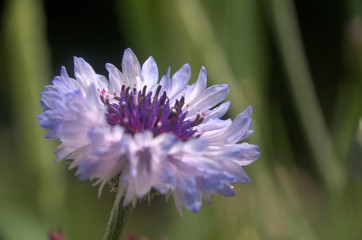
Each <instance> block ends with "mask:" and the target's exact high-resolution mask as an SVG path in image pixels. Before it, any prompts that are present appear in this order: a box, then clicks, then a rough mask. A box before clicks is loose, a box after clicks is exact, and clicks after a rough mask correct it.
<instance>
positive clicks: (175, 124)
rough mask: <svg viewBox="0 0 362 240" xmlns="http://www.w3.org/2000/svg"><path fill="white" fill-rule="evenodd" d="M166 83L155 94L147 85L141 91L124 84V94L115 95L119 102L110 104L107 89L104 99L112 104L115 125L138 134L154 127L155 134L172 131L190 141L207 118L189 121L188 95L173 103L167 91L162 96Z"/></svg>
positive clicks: (111, 118)
mask: <svg viewBox="0 0 362 240" xmlns="http://www.w3.org/2000/svg"><path fill="white" fill-rule="evenodd" d="M161 88H162V85H159V86H158V88H157V89H156V92H155V94H154V95H153V93H152V92H149V93H148V94H146V89H147V86H144V88H143V89H142V90H140V91H138V92H137V91H136V88H133V89H131V88H130V87H126V86H125V85H124V84H123V85H122V89H121V93H120V96H119V97H118V96H115V97H113V99H114V100H115V102H113V103H110V101H109V99H108V97H107V95H106V94H104V90H103V91H102V94H101V95H100V96H101V100H102V102H103V103H104V104H105V105H106V106H107V107H108V109H107V113H106V118H107V122H108V124H109V125H111V126H115V125H120V126H122V127H123V128H124V129H125V131H126V133H128V134H131V135H134V134H135V133H138V132H142V131H144V130H150V131H152V133H153V136H157V135H159V134H161V133H164V132H172V133H173V134H175V135H176V137H177V138H179V139H182V140H187V139H189V138H191V137H193V135H194V134H195V133H196V130H195V129H194V128H193V127H195V126H197V125H199V124H200V123H201V122H202V121H203V117H201V115H200V114H198V115H197V117H196V118H195V120H193V121H190V120H185V117H186V115H187V112H182V106H183V105H184V103H185V97H184V95H181V98H180V100H176V102H175V103H174V105H173V106H172V107H171V106H170V101H169V99H168V97H167V95H166V92H165V91H164V92H163V94H162V95H161V96H159V95H160V91H161Z"/></svg>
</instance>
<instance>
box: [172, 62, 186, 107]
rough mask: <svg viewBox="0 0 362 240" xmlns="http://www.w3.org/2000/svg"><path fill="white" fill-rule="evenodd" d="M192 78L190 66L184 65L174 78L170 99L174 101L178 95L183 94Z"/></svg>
mask: <svg viewBox="0 0 362 240" xmlns="http://www.w3.org/2000/svg"><path fill="white" fill-rule="evenodd" d="M190 78H191V68H190V65H189V64H185V65H183V66H182V67H181V68H180V69H179V70H178V71H177V72H176V73H175V74H174V75H173V76H172V88H171V91H170V93H168V94H167V96H168V97H169V99H170V100H171V101H172V100H173V99H174V98H177V97H178V95H180V94H181V93H183V91H184V89H185V87H186V85H187V83H188V82H189V81H190Z"/></svg>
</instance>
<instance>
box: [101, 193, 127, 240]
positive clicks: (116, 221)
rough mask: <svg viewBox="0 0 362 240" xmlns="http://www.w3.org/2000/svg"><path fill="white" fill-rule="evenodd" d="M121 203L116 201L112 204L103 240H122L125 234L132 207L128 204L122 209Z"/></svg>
mask: <svg viewBox="0 0 362 240" xmlns="http://www.w3.org/2000/svg"><path fill="white" fill-rule="evenodd" d="M122 202H123V201H122V200H120V201H117V200H116V201H115V202H114V205H113V208H112V211H111V215H110V216H109V219H108V223H107V228H106V232H105V233H104V236H103V240H121V239H123V237H124V235H125V232H126V227H127V223H128V219H129V216H130V215H131V212H132V205H131V204H130V205H128V206H126V207H123V206H122Z"/></svg>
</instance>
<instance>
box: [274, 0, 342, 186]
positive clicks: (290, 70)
mask: <svg viewBox="0 0 362 240" xmlns="http://www.w3.org/2000/svg"><path fill="white" fill-rule="evenodd" d="M270 5H271V8H269V9H271V11H272V19H273V26H274V27H275V33H276V38H277V43H278V46H279V48H280V52H281V54H282V58H283V60H284V65H285V68H286V72H287V75H288V80H289V83H290V88H291V90H292V93H293V96H294V97H295V102H296V108H297V110H298V112H299V115H300V117H301V122H302V124H303V126H304V129H305V131H306V136H307V139H308V143H309V144H310V148H311V150H312V153H313V155H314V158H315V161H316V163H317V165H318V167H319V171H320V174H321V176H322V177H323V179H324V181H325V183H326V184H327V186H328V188H329V190H332V191H337V192H339V191H340V190H341V188H342V187H343V186H344V184H345V179H344V176H343V172H342V168H341V165H340V163H339V162H338V159H337V155H336V152H335V150H334V148H333V143H332V139H331V135H330V133H329V132H328V128H327V126H326V123H325V120H324V119H323V115H322V110H321V107H320V104H319V102H318V100H317V96H316V93H315V89H314V86H313V83H312V79H311V74H310V72H309V69H308V64H307V60H306V58H305V55H304V53H303V47H302V42H301V37H300V34H299V27H298V24H297V21H296V15H295V9H294V6H293V3H292V1H290V0H273V1H271V4H270Z"/></svg>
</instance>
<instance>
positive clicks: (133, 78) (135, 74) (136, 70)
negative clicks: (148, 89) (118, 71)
mask: <svg viewBox="0 0 362 240" xmlns="http://www.w3.org/2000/svg"><path fill="white" fill-rule="evenodd" d="M122 72H123V74H124V75H125V77H126V79H127V80H126V81H127V84H131V83H133V84H137V83H138V82H139V81H140V78H141V66H140V63H139V61H138V59H137V57H136V55H135V54H134V53H133V52H132V50H131V49H129V48H127V49H126V50H125V51H124V54H123V59H122ZM132 87H133V86H132ZM137 87H138V88H142V86H137Z"/></svg>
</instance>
